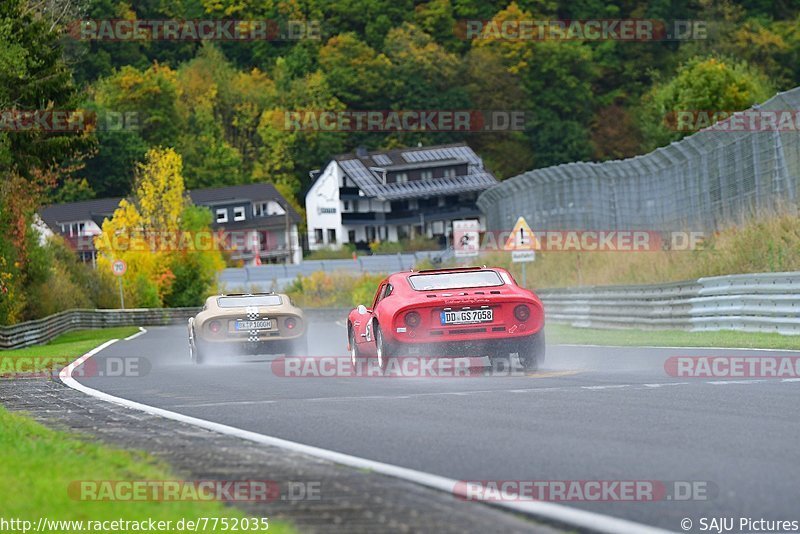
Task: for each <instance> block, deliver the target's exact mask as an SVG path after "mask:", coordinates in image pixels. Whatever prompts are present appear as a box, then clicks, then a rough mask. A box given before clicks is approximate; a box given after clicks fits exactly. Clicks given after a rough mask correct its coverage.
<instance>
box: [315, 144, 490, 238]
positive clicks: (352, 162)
mask: <svg viewBox="0 0 800 534" xmlns="http://www.w3.org/2000/svg"><path fill="white" fill-rule="evenodd" d="M310 175H311V177H312V179H314V183H313V185H312V186H311V189H309V191H308V193H307V194H306V219H307V223H308V245H309V248H310V249H311V250H318V249H321V248H326V247H330V248H339V247H341V246H342V245H343V244H345V243H353V244H355V245H356V246H358V247H359V248H364V247H366V246H367V244H368V243H371V242H374V241H399V240H401V239H405V238H413V237H417V236H425V237H428V238H435V239H438V240H439V241H440V243H441V244H442V245H444V244H445V243H446V242H447V241H448V239H450V238H451V237H452V223H453V221H454V220H463V219H477V220H479V221H480V222H481V227H483V225H484V221H483V216H482V215H481V213H480V211H479V210H478V208H477V206H476V205H475V200H476V199H477V197H478V195H479V194H480V193H481V192H482V191H484V190H485V189H488V188H489V187H492V186H493V185H495V184H497V179H496V178H495V177H494V175H492V173H490V172H489V171H487V170H486V169H484V167H483V160H481V158H480V157H479V156H478V155H477V154H476V153H475V152H474V151H473V150H472V149H471V148H470V147H468V146H467V145H466V144H463V143H462V144H455V145H440V146H430V147H415V148H403V149H394V150H386V151H379V152H366V151H364V150H361V149H359V150H357V151H356V152H355V153H351V154H342V155H339V156H334V157H333V159H331V161H330V162H329V163H328V164H327V166H326V167H325V168H324V169H322V170H315V171H312V172H311V173H310Z"/></svg>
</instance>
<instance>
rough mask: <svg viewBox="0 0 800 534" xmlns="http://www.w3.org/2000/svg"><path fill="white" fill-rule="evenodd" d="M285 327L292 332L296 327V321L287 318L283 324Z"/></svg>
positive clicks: (292, 318)
mask: <svg viewBox="0 0 800 534" xmlns="http://www.w3.org/2000/svg"><path fill="white" fill-rule="evenodd" d="M283 324H285V325H286V328H288V329H289V330H294V329H295V327H296V326H297V319H295V318H294V317H287V318H286V320H285V321H284V322H283Z"/></svg>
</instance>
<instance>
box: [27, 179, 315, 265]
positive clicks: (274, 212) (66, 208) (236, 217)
mask: <svg viewBox="0 0 800 534" xmlns="http://www.w3.org/2000/svg"><path fill="white" fill-rule="evenodd" d="M188 195H189V198H190V199H191V201H192V203H193V204H195V205H197V206H205V207H207V208H209V209H210V210H211V213H212V216H213V219H212V223H211V228H212V230H214V231H221V232H223V234H222V235H224V238H223V239H224V243H225V246H226V248H228V250H230V253H231V254H230V258H231V260H234V261H238V260H241V261H243V262H244V263H245V264H247V265H256V264H260V263H300V262H301V261H302V258H303V250H302V247H301V246H300V242H299V232H298V229H297V228H298V224H299V223H300V216H299V215H298V214H297V212H296V211H295V210H294V209H293V208H292V207H291V205H290V204H289V203H288V202H287V201H286V199H285V198H284V197H283V196H282V195H281V194H280V193H279V192H278V190H277V189H275V186H273V185H272V184H269V183H256V184H244V185H234V186H226V187H214V188H208V189H195V190H192V191H188ZM120 200H122V199H121V198H101V199H95V200H86V201H82V202H69V203H65V204H53V205H50V206H45V207H43V208H41V209H39V211H38V215H39V217H40V219H41V220H42V221H43V223H44V225H46V229H45V230H44V232H43V233H45V234H46V233H48V231H49V232H52V233H57V234H60V235H62V236H64V237H65V238H66V239H67V241H68V242H69V243H70V244H71V245H72V246H73V247H74V248H75V250H76V252H77V253H78V254H79V255H80V257H81V258H82V259H83V260H84V261H87V262H88V261H94V259H95V258H96V251H95V249H94V239H93V238H94V236H96V235H98V234H99V233H100V228H101V226H102V224H103V220H104V219H106V218H110V217H111V216H112V215H113V213H114V210H115V209H116V208H117V206H118V205H119V202H120Z"/></svg>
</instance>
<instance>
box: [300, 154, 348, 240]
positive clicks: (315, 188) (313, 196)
mask: <svg viewBox="0 0 800 534" xmlns="http://www.w3.org/2000/svg"><path fill="white" fill-rule="evenodd" d="M342 178H343V173H342V170H341V168H340V167H339V164H338V163H336V162H335V161H331V162H330V163H329V164H328V166H327V167H325V170H324V171H322V174H320V176H319V178H317V180H316V181H315V182H314V185H312V186H311V189H309V190H308V193H307V194H306V221H307V223H308V247H309V248H310V249H311V250H319V249H321V248H325V247H330V248H339V246H340V245H339V244H340V243H341V242H342V241H343V240H346V239H347V232H345V231H344V229H343V228H342V211H341V205H340V201H339V186H340V184H341V180H342ZM318 229H319V230H322V242H321V243H320V242H318V241H317V239H316V231H315V230H318ZM328 230H334V231H335V232H336V239H335V241H334V242H331V241H330V240H329V236H328Z"/></svg>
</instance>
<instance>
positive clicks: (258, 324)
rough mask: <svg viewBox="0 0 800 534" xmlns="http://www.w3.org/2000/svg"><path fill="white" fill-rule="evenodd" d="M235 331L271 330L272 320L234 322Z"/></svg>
mask: <svg viewBox="0 0 800 534" xmlns="http://www.w3.org/2000/svg"><path fill="white" fill-rule="evenodd" d="M234 328H235V329H236V330H272V320H271V319H263V320H259V321H236V326H235V327H234Z"/></svg>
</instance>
